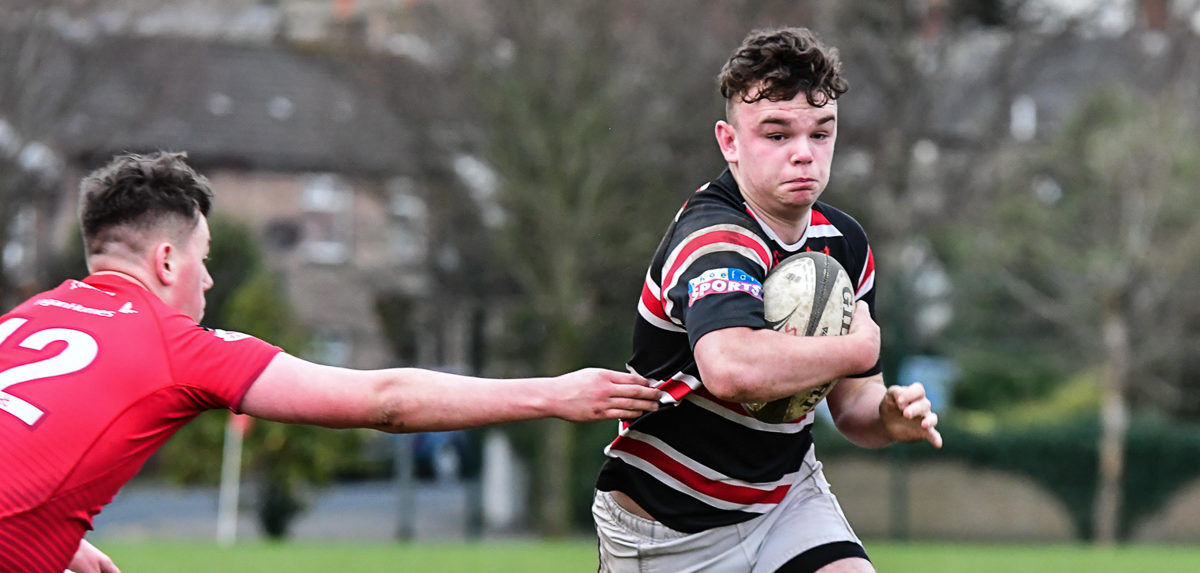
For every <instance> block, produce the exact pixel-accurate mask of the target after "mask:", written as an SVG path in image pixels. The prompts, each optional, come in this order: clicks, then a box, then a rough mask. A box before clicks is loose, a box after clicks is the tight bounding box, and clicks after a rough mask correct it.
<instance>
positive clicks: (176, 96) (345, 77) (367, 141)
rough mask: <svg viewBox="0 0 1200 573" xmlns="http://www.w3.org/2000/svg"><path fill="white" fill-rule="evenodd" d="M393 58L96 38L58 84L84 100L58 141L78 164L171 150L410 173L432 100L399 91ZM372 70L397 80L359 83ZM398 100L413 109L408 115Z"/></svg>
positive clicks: (286, 165) (274, 163)
mask: <svg viewBox="0 0 1200 573" xmlns="http://www.w3.org/2000/svg"><path fill="white" fill-rule="evenodd" d="M391 60H392V61H387V62H383V61H381V60H379V58H377V57H376V58H374V59H370V58H357V59H356V58H352V57H350V56H334V55H331V54H327V53H322V52H320V51H317V50H310V51H307V52H305V51H300V50H299V49H294V48H293V49H288V48H281V47H278V46H254V45H231V44H222V43H214V42H202V41H192V40H186V39H170V38H106V39H102V40H97V41H95V42H94V43H93V44H91V45H88V46H86V51H85V54H84V55H83V56H82V58H81V61H82V62H84V63H83V65H82V66H81V68H80V71H79V73H77V74H75V75H74V78H75V79H73V80H71V85H64V86H63V87H64V89H74V90H83V91H82V92H81V95H80V97H79V98H78V99H77V100H75V103H74V105H73V106H72V111H71V112H70V113H69V114H68V118H69V119H68V120H67V121H65V122H64V124H63V126H62V128H61V134H60V135H59V137H58V138H57V139H59V144H60V148H61V149H63V150H64V152H66V154H67V155H69V156H71V157H75V158H77V159H80V160H84V161H90V160H97V161H103V160H105V159H107V157H109V156H111V155H112V154H114V153H119V152H122V151H145V150H151V149H172V150H176V151H187V152H188V153H189V155H190V156H191V158H192V159H193V161H194V162H195V163H197V164H198V165H206V166H211V165H222V166H244V167H247V168H256V169H271V170H280V171H332V172H343V173H347V172H351V173H358V174H371V175H382V176H386V175H389V174H398V173H406V172H411V170H412V169H413V168H414V164H415V162H414V153H417V152H422V151H427V149H425V148H424V147H421V146H419V139H420V135H419V134H420V133H421V132H422V129H421V127H420V124H421V121H422V119H423V116H424V115H425V112H423V111H418V108H419V107H422V106H423V105H426V104H423V103H422V102H426V101H427V100H429V99H430V98H429V97H428V96H427V95H426V94H422V93H420V88H421V87H422V85H420V84H419V83H414V85H403V84H402V81H401V80H403V78H404V76H405V75H406V74H404V73H402V72H403V70H404V67H403V65H401V63H399V62H396V61H395V60H396V59H395V58H392V59H391ZM372 66H374V67H372ZM372 71H374V72H375V76H378V75H379V74H396V75H398V76H400V77H398V78H396V80H394V81H393V80H388V79H387V78H382V81H375V82H374V83H367V82H364V81H363V79H364V78H370V77H372V74H371V72H372ZM376 79H377V80H380V78H378V77H376ZM404 101H409V102H412V106H411V108H410V109H408V111H406V108H408V106H405V105H403V102H404ZM395 102H400V103H395Z"/></svg>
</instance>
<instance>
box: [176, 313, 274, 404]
mask: <svg viewBox="0 0 1200 573" xmlns="http://www.w3.org/2000/svg"><path fill="white" fill-rule="evenodd" d="M162 328H163V340H164V342H165V344H166V345H167V348H168V352H167V356H168V357H169V360H170V365H169V368H170V369H171V376H172V378H173V379H174V380H175V383H176V384H177V385H179V386H184V387H189V388H192V389H194V390H197V391H198V392H197V393H196V394H195V395H196V397H197V399H198V400H200V401H201V405H203V406H204V407H206V408H229V409H231V410H233V411H235V412H238V411H239V408H240V407H241V403H242V397H243V396H245V395H246V390H248V389H249V388H250V384H251V383H252V382H254V380H256V379H257V378H258V375H259V374H261V373H262V371H263V370H264V369H265V368H266V367H267V364H269V363H270V362H271V359H273V358H275V355H276V354H279V353H280V352H282V351H283V350H282V349H281V348H279V347H278V346H274V345H271V344H268V343H266V342H264V341H262V340H260V339H258V338H255V337H253V336H250V335H248V334H242V333H240V332H233V331H228V330H212V329H207V328H204V327H202V326H199V325H197V324H196V323H195V322H192V320H191V319H189V318H188V317H187V316H185V315H182V314H178V315H174V316H170V317H167V318H165V319H164V320H163V325H162Z"/></svg>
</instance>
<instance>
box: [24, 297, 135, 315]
mask: <svg viewBox="0 0 1200 573" xmlns="http://www.w3.org/2000/svg"><path fill="white" fill-rule="evenodd" d="M33 304H36V305H38V306H53V307H57V308H65V309H67V310H73V311H75V312H82V313H83V314H91V315H95V316H104V317H108V318H112V317H113V316H116V313H115V312H113V311H111V310H100V309H98V308H88V307H86V306H83V305H82V304H78V303H74V302H64V301H61V300H57V299H53V298H39V299H37V300H36V301H34V303H33Z"/></svg>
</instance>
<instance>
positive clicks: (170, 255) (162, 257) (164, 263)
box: [154, 241, 176, 286]
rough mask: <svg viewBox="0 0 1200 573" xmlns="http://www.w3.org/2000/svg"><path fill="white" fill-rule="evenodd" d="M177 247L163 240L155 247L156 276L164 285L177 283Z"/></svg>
mask: <svg viewBox="0 0 1200 573" xmlns="http://www.w3.org/2000/svg"><path fill="white" fill-rule="evenodd" d="M174 256H175V247H174V245H172V244H171V243H168V242H166V241H163V242H161V243H159V244H158V245H155V247H154V276H155V277H157V278H158V282H160V283H162V285H163V286H171V285H173V284H175V279H176V275H175V261H174Z"/></svg>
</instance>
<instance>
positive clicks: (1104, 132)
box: [976, 90, 1200, 543]
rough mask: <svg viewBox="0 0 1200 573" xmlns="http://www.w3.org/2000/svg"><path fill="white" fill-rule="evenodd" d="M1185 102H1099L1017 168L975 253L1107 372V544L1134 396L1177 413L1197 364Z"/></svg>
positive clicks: (1101, 373) (1078, 357)
mask: <svg viewBox="0 0 1200 573" xmlns="http://www.w3.org/2000/svg"><path fill="white" fill-rule="evenodd" d="M1187 102H1189V100H1188V99H1187V98H1185V97H1181V94H1179V93H1174V92H1172V91H1170V90H1165V91H1163V92H1161V93H1157V94H1147V93H1140V92H1139V93H1136V94H1135V93H1133V92H1130V91H1124V90H1112V91H1106V92H1102V93H1099V94H1097V95H1096V96H1095V97H1094V98H1092V99H1091V100H1090V101H1088V102H1087V103H1086V104H1085V105H1084V106H1082V107H1081V109H1080V110H1079V112H1078V113H1077V114H1076V115H1075V116H1074V118H1073V119H1072V120H1071V121H1070V122H1068V123H1067V124H1066V126H1065V127H1064V129H1063V130H1062V133H1061V134H1059V135H1058V136H1057V137H1055V138H1054V139H1053V141H1051V142H1048V143H1047V144H1045V145H1037V146H1033V147H1031V148H1029V149H1028V150H1025V151H1022V152H1020V153H1018V157H1019V159H1018V160H1017V161H1014V162H1012V163H1011V164H1009V167H1010V168H1011V169H1009V170H1008V173H1007V175H1006V176H1005V177H1004V179H1003V180H1002V181H1001V182H1000V188H1001V189H1004V191H1002V192H1001V194H1000V196H998V198H997V200H996V202H995V203H994V204H993V206H994V208H995V221H994V223H993V224H992V225H989V226H988V227H987V228H986V230H985V232H983V233H980V234H979V235H978V242H977V243H976V244H977V246H978V247H979V248H980V249H981V250H980V251H977V253H976V256H977V261H979V262H980V263H985V265H986V268H984V267H977V268H976V270H977V271H979V272H981V273H983V275H986V276H990V277H992V279H993V280H994V281H995V283H994V284H998V285H1002V286H1003V289H1004V291H1005V292H1006V294H1007V295H1008V296H1009V297H1012V300H1015V301H1016V302H1017V308H1014V309H1013V310H1014V311H1017V312H1019V313H1021V316H1024V317H1027V318H1026V319H1025V320H1027V321H1030V320H1031V321H1032V322H1034V323H1040V324H1041V325H1042V328H1041V330H1042V332H1043V333H1045V334H1047V335H1048V336H1046V337H1045V338H1042V340H1043V341H1044V342H1045V344H1046V347H1045V348H1046V350H1045V352H1051V353H1054V354H1057V355H1059V356H1063V357H1069V358H1070V359H1071V361H1072V362H1073V363H1074V366H1075V368H1079V369H1084V370H1091V369H1093V368H1094V369H1096V377H1097V379H1098V380H1100V382H1101V384H1102V387H1103V399H1102V406H1101V416H1100V421H1101V431H1100V438H1099V440H1100V442H1099V455H1100V463H1099V487H1098V490H1097V495H1096V511H1095V523H1094V534H1095V538H1096V540H1097V541H1098V542H1100V543H1111V542H1113V541H1114V540H1115V539H1116V536H1117V533H1118V529H1117V528H1118V524H1119V519H1118V517H1119V516H1118V512H1119V508H1120V506H1121V503H1122V502H1121V495H1120V491H1121V490H1120V484H1121V480H1122V472H1123V466H1124V444H1125V434H1126V430H1127V427H1128V418H1129V413H1128V412H1129V409H1130V407H1129V400H1130V397H1131V396H1140V397H1141V398H1142V399H1143V400H1146V401H1148V402H1158V403H1159V405H1160V406H1163V407H1164V409H1167V410H1174V409H1177V407H1175V406H1172V405H1171V404H1170V401H1173V400H1178V399H1179V398H1180V397H1182V396H1184V395H1186V393H1187V392H1188V390H1187V389H1186V386H1182V385H1180V384H1179V380H1178V379H1177V378H1172V377H1171V376H1169V373H1172V372H1175V373H1177V372H1179V367H1178V365H1179V364H1183V363H1185V362H1184V361H1185V359H1186V357H1188V356H1190V355H1192V354H1193V352H1194V351H1193V350H1192V349H1193V348H1194V341H1195V331H1194V330H1190V331H1189V329H1191V328H1194V325H1195V324H1196V323H1197V321H1198V319H1200V298H1198V297H1197V295H1196V293H1195V292H1194V289H1191V288H1190V287H1189V285H1191V284H1195V281H1196V280H1197V279H1200V273H1198V272H1197V270H1196V268H1195V261H1196V260H1198V259H1200V221H1198V220H1197V219H1196V218H1195V216H1194V213H1196V212H1197V211H1198V210H1200V197H1197V196H1196V194H1195V193H1194V192H1193V190H1194V189H1195V188H1196V187H1197V186H1198V185H1200V159H1197V158H1200V138H1198V137H1197V133H1200V131H1198V129H1197V128H1198V127H1200V126H1198V125H1197V116H1196V113H1195V109H1194V106H1192V105H1190V103H1187ZM981 230H984V229H981ZM981 276H982V275H981ZM1188 341H1191V342H1192V344H1189V343H1188ZM1051 348H1052V349H1053V350H1049V349H1051ZM1022 359H1023V358H1022ZM1134 373H1137V384H1136V386H1133V385H1132V384H1131V383H1132V382H1133V376H1134ZM1156 398H1157V399H1156Z"/></svg>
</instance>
